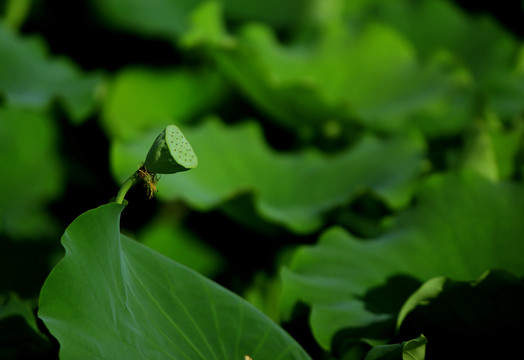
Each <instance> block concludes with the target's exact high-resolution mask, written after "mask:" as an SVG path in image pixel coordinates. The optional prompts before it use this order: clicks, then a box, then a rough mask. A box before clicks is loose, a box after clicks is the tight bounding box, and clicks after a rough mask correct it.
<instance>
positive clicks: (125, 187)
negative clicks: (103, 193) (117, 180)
mask: <svg viewBox="0 0 524 360" xmlns="http://www.w3.org/2000/svg"><path fill="white" fill-rule="evenodd" d="M139 180H140V179H139V178H138V176H137V173H134V174H133V175H131V176H130V177H129V178H127V180H126V181H125V182H124V183H123V184H122V186H121V187H120V190H119V191H118V194H117V195H116V199H115V202H117V203H119V204H122V203H123V202H124V197H125V196H126V194H127V192H128V191H129V189H131V188H132V187H133V186H134V185H135V184H137V183H138V181H139Z"/></svg>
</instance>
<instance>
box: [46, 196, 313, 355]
mask: <svg viewBox="0 0 524 360" xmlns="http://www.w3.org/2000/svg"><path fill="white" fill-rule="evenodd" d="M123 209H124V206H122V205H119V204H115V203H111V204H107V205H103V206H100V207H98V208H96V209H94V210H91V211H88V212H86V213H84V214H82V215H80V216H79V217H78V218H77V219H76V220H75V221H74V222H73V223H72V224H71V225H70V226H69V227H68V228H67V230H66V231H65V234H64V236H63V238H62V242H63V245H64V247H65V248H66V256H65V258H64V259H63V260H62V261H61V262H60V263H59V264H58V265H57V266H56V267H55V268H54V269H53V271H52V272H51V274H50V275H49V277H48V278H47V280H46V282H45V284H44V286H43V288H42V292H41V296H40V310H39V316H40V318H41V319H42V320H43V321H44V323H45V324H46V326H47V327H48V329H49V330H50V331H51V333H52V334H53V335H54V336H55V337H56V338H57V339H58V340H59V342H60V345H61V349H60V356H61V358H62V359H80V358H86V357H88V358H92V359H95V358H100V359H121V358H125V359H155V358H173V359H202V360H208V359H217V360H218V359H224V360H230V359H243V357H244V356H245V355H249V356H251V357H252V358H253V359H309V356H308V355H307V354H306V353H305V352H304V350H302V348H301V347H300V346H299V345H298V344H297V343H296V342H295V341H293V339H291V337H290V336H289V335H287V334H286V333H285V332H284V331H283V330H282V329H280V328H279V327H278V326H277V325H275V324H274V323H273V322H272V321H271V320H269V319H268V318H267V317H265V316H264V315H263V314H262V313H260V312H259V311H258V310H256V309H255V308H253V307H252V306H251V305H249V304H248V303H247V302H245V301H244V300H242V299H241V298H240V297H238V296H236V295H235V294H233V293H231V292H229V291H227V290H225V289H224V288H222V287H220V286H218V285H217V284H215V283H213V282H211V281H210V280H208V279H206V278H204V277H202V276H201V275H199V274H198V273H196V272H194V271H192V270H190V269H188V268H186V267H184V266H182V265H180V264H177V263H176V262H174V261H172V260H170V259H168V258H166V257H164V256H162V255H160V254H158V253H156V252H154V251H153V250H151V249H149V248H147V247H145V246H143V245H141V244H140V243H138V242H136V241H134V240H132V239H130V238H128V237H126V236H124V235H121V234H120V232H119V220H120V214H121V212H122V210H123Z"/></svg>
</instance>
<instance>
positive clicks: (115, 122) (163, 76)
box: [103, 68, 225, 139]
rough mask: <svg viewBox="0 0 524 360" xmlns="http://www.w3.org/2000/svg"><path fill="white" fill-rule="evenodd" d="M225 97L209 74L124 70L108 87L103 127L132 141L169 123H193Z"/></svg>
mask: <svg viewBox="0 0 524 360" xmlns="http://www.w3.org/2000/svg"><path fill="white" fill-rule="evenodd" d="M224 93H225V89H224V83H223V82H222V81H221V79H220V77H219V76H218V75H217V74H216V73H214V72H210V71H195V70H190V69H178V70H162V71H159V70H151V69H141V68H129V69H125V70H123V71H121V72H120V73H119V74H117V75H116V77H115V79H114V80H113V81H112V83H111V84H110V86H109V87H108V90H107V96H106V98H105V101H104V108H103V124H104V126H105V128H106V130H107V131H108V133H109V134H110V136H111V137H119V138H123V139H129V138H132V137H133V136H136V135H137V134H139V133H143V132H144V131H147V130H149V129H151V128H154V127H158V126H159V125H160V126H161V125H162V124H164V123H165V121H166V119H171V118H175V119H177V122H180V121H181V122H183V121H187V120H191V119H192V118H193V117H194V116H195V115H198V114H200V113H202V112H204V111H205V110H206V109H208V108H209V107H211V106H212V105H214V104H216V103H218V101H220V99H221V98H222V95H223V94H224Z"/></svg>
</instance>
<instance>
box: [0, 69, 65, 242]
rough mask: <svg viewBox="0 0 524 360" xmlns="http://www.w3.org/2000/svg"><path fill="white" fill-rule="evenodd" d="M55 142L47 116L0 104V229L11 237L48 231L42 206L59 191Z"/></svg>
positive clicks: (51, 125)
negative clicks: (0, 226) (1, 160)
mask: <svg viewBox="0 0 524 360" xmlns="http://www.w3.org/2000/svg"><path fill="white" fill-rule="evenodd" d="M0 67H1V65H0ZM56 141H57V129H56V126H55V124H54V122H53V120H52V119H51V118H49V117H48V116H44V115H41V114H39V113H37V112H35V111H31V110H27V109H20V108H14V107H4V108H2V107H0V153H1V154H2V159H3V162H2V163H3V166H1V167H0V186H1V188H2V189H3V190H2V191H1V192H0V222H1V223H2V229H0V232H3V233H5V234H8V235H9V236H12V237H14V238H28V237H33V236H35V235H44V234H47V235H49V234H50V231H51V233H52V229H53V227H52V224H53V222H52V221H51V219H50V218H49V216H48V215H47V214H46V212H45V211H44V206H45V205H46V204H47V203H48V202H50V201H51V200H53V199H54V198H55V197H56V196H58V195H59V194H60V192H61V186H62V168H61V166H60V163H59V159H58V152H57V149H56Z"/></svg>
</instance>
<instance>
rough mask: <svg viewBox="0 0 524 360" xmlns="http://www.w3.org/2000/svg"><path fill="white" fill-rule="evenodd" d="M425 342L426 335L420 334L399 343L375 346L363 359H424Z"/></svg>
mask: <svg viewBox="0 0 524 360" xmlns="http://www.w3.org/2000/svg"><path fill="white" fill-rule="evenodd" d="M427 343H428V341H427V339H426V337H425V336H424V335H421V336H419V337H418V338H416V339H412V340H409V341H403V342H402V343H400V344H391V345H379V346H375V347H374V348H373V349H371V350H370V351H369V352H368V353H367V355H366V357H365V358H364V360H424V359H425V357H426V355H425V354H426V344H427Z"/></svg>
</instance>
